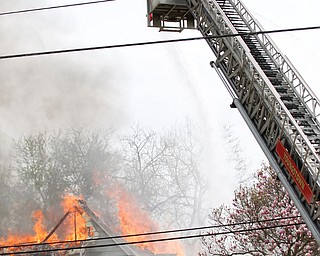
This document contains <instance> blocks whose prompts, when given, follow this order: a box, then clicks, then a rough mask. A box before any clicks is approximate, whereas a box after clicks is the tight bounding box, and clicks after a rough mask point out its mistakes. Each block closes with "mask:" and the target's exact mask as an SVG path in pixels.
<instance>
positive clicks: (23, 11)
mask: <svg viewBox="0 0 320 256" xmlns="http://www.w3.org/2000/svg"><path fill="white" fill-rule="evenodd" d="M111 1H115V0H99V1H90V2H82V3H74V4H65V5H56V6H48V7H39V8H31V9H25V10H18V11H8V12H0V16H5V15H11V14H19V13H27V12H36V11H44V10H51V9H60V8H66V7H75V6H82V5H89V4H99V3H105V2H111Z"/></svg>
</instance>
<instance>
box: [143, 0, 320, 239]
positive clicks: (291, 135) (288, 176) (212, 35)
mask: <svg viewBox="0 0 320 256" xmlns="http://www.w3.org/2000/svg"><path fill="white" fill-rule="evenodd" d="M147 4H148V15H147V16H148V26H150V27H157V28H159V29H160V31H178V32H181V31H182V30H183V29H198V30H199V31H200V32H201V34H202V35H203V37H204V38H205V40H206V41H207V43H208V45H209V47H210V48H211V50H212V52H213V53H214V55H215V57H216V59H215V60H214V61H212V62H211V63H210V65H211V66H212V67H213V68H214V69H215V70H216V71H217V73H218V75H219V76H220V78H221V80H222V82H223V83H224V85H225V86H226V88H227V89H228V91H229V93H230V94H231V96H232V99H233V100H232V104H231V106H232V107H235V108H237V109H238V110H239V112H240V114H241V115H242V117H243V119H244V120H245V122H246V123H247V125H248V127H249V128H250V130H251V132H252V133H253V135H254V137H255V139H256V140H257V142H258V143H259V145H260V147H261V148H262V150H263V152H264V153H265V155H266V156H267V158H268V160H269V162H270V164H271V166H272V167H273V169H274V170H275V172H276V173H277V175H278V178H279V179H280V181H281V182H282V184H283V186H284V188H285V189H286V190H287V192H288V193H289V195H290V197H291V199H292V200H293V202H294V203H295V205H296V207H297V208H298V210H299V212H300V214H301V216H302V217H303V219H304V220H305V222H306V224H307V226H308V228H309V229H310V231H311V232H312V234H313V236H314V238H315V239H316V241H317V243H318V244H319V245H320V207H319V203H320V202H319V201H320V177H319V174H320V157H319V153H320V123H319V116H320V101H319V99H318V98H317V96H316V95H315V94H314V93H313V92H312V90H311V89H310V87H309V86H308V85H307V84H306V82H305V81H304V80H303V78H302V77H301V75H300V74H299V72H298V71H297V70H296V69H295V68H294V66H293V65H292V63H291V62H290V61H289V59H288V58H287V57H286V56H285V55H283V54H282V53H281V52H280V50H279V49H278V48H277V46H276V45H275V44H274V42H273V41H272V40H271V38H270V37H269V35H268V34H265V33H261V32H262V31H263V28H262V27H261V25H259V23H258V22H257V21H256V20H255V19H254V17H253V16H252V15H251V13H250V12H249V11H248V9H247V8H246V7H245V6H244V4H243V3H242V1H241V0H147ZM228 35H230V36H228ZM233 35H236V36H233Z"/></svg>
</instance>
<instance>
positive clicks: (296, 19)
mask: <svg viewBox="0 0 320 256" xmlns="http://www.w3.org/2000/svg"><path fill="white" fill-rule="evenodd" d="M77 2H80V1H78V0H72V1H71V0H59V1H58V0H55V1H53V0H51V1H49V0H41V1H40V0H28V1H25V0H1V1H0V11H1V12H4V11H11V10H19V9H25V8H33V7H40V6H51V5H59V4H66V3H68V4H69V3H77ZM243 3H244V4H245V5H246V6H247V7H248V8H249V10H250V11H251V13H252V14H253V15H254V17H255V18H256V19H258V21H259V22H260V23H261V24H262V25H263V27H264V28H265V29H268V30H269V29H281V28H292V27H302V26H316V25H320V20H319V14H318V13H317V11H318V10H319V7H320V2H319V1H317V0H305V1H303V2H301V1H298V0H282V1H279V0H269V1H256V0H243ZM0 19H1V22H0V35H1V38H0V55H7V54H15V53H24V52H33V51H45V50H55V49H67V48H80V47H91V46H100V45H111V44H118V43H133V42H143V41H152V40H161V39H167V38H185V37H194V36H200V33H199V32H198V31H196V30H193V31H190V30H189V31H184V32H183V33H164V32H162V33H159V32H158V30H157V29H155V28H148V27H147V22H146V0H142V1H139V0H116V1H113V2H108V3H103V4H96V5H90V6H82V7H74V8H65V9H59V10H50V11H42V12H34V13H29V14H17V15H9V16H3V17H0ZM271 37H272V39H273V40H274V41H275V42H276V44H277V46H278V47H279V48H280V50H281V51H282V52H283V53H284V54H286V55H287V56H288V57H289V59H290V60H291V61H292V62H293V64H294V65H295V66H296V68H297V69H298V71H299V72H300V73H301V74H302V76H303V77H304V78H305V80H306V81H307V83H308V84H309V85H310V87H311V88H312V89H313V90H314V91H315V93H316V94H317V95H320V87H319V84H320V81H319V80H320V78H319V76H318V75H315V74H317V73H318V72H319V67H318V65H317V60H318V59H320V51H319V49H318V42H319V38H320V31H318V30H317V31H305V32H294V33H286V34H281V35H280V34H277V35H271ZM214 59H215V57H214V55H213V53H212V52H211V51H210V49H209V47H208V46H207V45H206V43H205V42H204V41H203V42H201V41H198V42H184V43H177V44H167V45H153V46H140V47H130V48H119V49H113V50H102V51H95V52H86V53H84V52H83V53H71V54H61V55H55V56H42V57H30V58H23V59H13V60H2V61H1V69H0V81H1V86H0V116H1V122H0V139H1V148H0V153H1V154H2V156H4V155H6V154H7V153H8V152H7V146H8V145H9V143H10V141H11V139H12V138H18V137H19V136H21V135H23V134H29V133H32V132H38V131H43V130H45V129H59V128H64V127H69V126H72V125H81V126H84V127H88V128H97V129H104V128H107V127H109V126H110V125H112V126H113V127H114V128H115V129H120V130H122V129H124V130H125V129H127V128H128V127H130V126H131V125H132V124H133V123H136V122H140V123H141V124H144V125H147V126H151V127H153V128H155V129H160V130H161V129H162V128H164V127H170V126H172V125H174V124H175V123H177V122H181V121H183V120H184V119H185V118H186V117H188V118H189V119H191V120H193V121H194V122H195V123H196V124H197V125H198V127H199V128H200V129H201V130H202V131H203V133H202V134H203V138H202V140H203V141H204V142H206V144H205V145H206V151H205V152H206V154H205V157H206V163H205V165H206V169H207V170H208V173H209V176H210V179H211V184H212V186H211V189H212V195H214V196H213V197H212V198H211V200H212V203H213V204H216V205H218V204H220V203H223V202H227V201H229V200H230V199H231V197H232V195H233V190H234V188H235V187H236V185H237V181H236V177H235V172H234V170H233V168H232V165H231V164H230V163H228V153H227V152H228V148H227V146H226V143H225V140H224V139H223V135H224V132H223V127H224V126H225V125H231V126H232V127H233V130H234V132H235V136H237V137H239V139H240V143H241V145H242V147H243V148H244V155H246V156H248V159H249V160H248V161H249V162H250V163H251V164H250V169H251V170H254V169H257V168H259V166H260V163H261V161H262V160H265V157H264V155H263V154H262V152H261V150H260V148H259V147H258V145H257V143H256V142H255V140H254V139H253V136H252V135H251V134H250V132H249V129H248V128H247V127H246V125H245V123H244V121H243V120H242V118H241V117H240V115H239V113H238V112H237V110H236V109H230V107H229V104H230V103H231V98H230V97H229V95H228V93H227V91H226V89H225V88H224V87H223V85H222V83H221V81H220V79H219V78H218V76H217V75H216V74H215V71H214V70H213V69H212V68H211V67H210V65H209V62H210V61H211V60H214Z"/></svg>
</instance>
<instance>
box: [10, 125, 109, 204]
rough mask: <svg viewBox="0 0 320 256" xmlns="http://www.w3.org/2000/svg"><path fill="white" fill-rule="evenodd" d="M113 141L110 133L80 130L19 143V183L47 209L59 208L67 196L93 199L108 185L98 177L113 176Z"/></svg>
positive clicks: (31, 138) (25, 139)
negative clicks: (110, 145)
mask: <svg viewBox="0 0 320 256" xmlns="http://www.w3.org/2000/svg"><path fill="white" fill-rule="evenodd" d="M109 139H110V133H107V134H106V135H105V136H104V135H103V136H102V135H98V134H97V133H87V132H84V131H83V130H76V129H73V130H71V131H68V132H65V133H62V132H58V133H54V134H52V135H49V134H47V133H39V134H37V135H31V136H28V137H24V138H22V139H20V140H18V141H16V142H15V164H14V166H15V171H16V173H17V174H18V179H19V182H21V183H22V184H24V185H25V186H27V187H29V188H31V189H33V190H34V191H35V193H36V194H35V195H36V197H37V198H38V199H39V200H40V201H41V204H42V207H43V209H46V208H47V207H48V206H54V205H57V204H58V203H59V202H60V199H61V196H63V195H64V194H65V193H67V192H69V193H70V192H71V193H74V194H76V195H80V194H81V195H83V196H84V197H85V198H89V197H90V196H92V195H93V193H94V192H95V189H96V188H97V187H99V186H101V185H104V184H99V182H98V180H99V178H98V177H100V176H106V175H110V172H111V163H113V153H112V152H111V150H110V148H109ZM106 180H107V179H106ZM100 189H101V188H100Z"/></svg>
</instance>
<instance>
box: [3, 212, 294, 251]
mask: <svg viewBox="0 0 320 256" xmlns="http://www.w3.org/2000/svg"><path fill="white" fill-rule="evenodd" d="M299 217H300V216H289V217H280V218H272V219H265V220H257V221H244V222H235V223H229V224H219V225H210V226H201V227H194V228H184V229H173V230H165V231H155V232H146V233H137V234H128V235H119V236H109V237H98V238H89V239H77V240H75V241H70V240H65V241H56V242H45V243H44V242H42V243H25V244H19V245H10V246H0V249H5V248H21V247H30V246H40V245H41V246H43V245H55V244H65V243H70V242H89V241H98V240H108V239H118V238H130V237H139V236H150V235H159V234H169V233H177V232H187V231H199V230H204V229H214V228H229V227H235V226H240V225H252V224H262V223H268V222H277V221H281V220H292V219H298V218H299Z"/></svg>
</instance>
